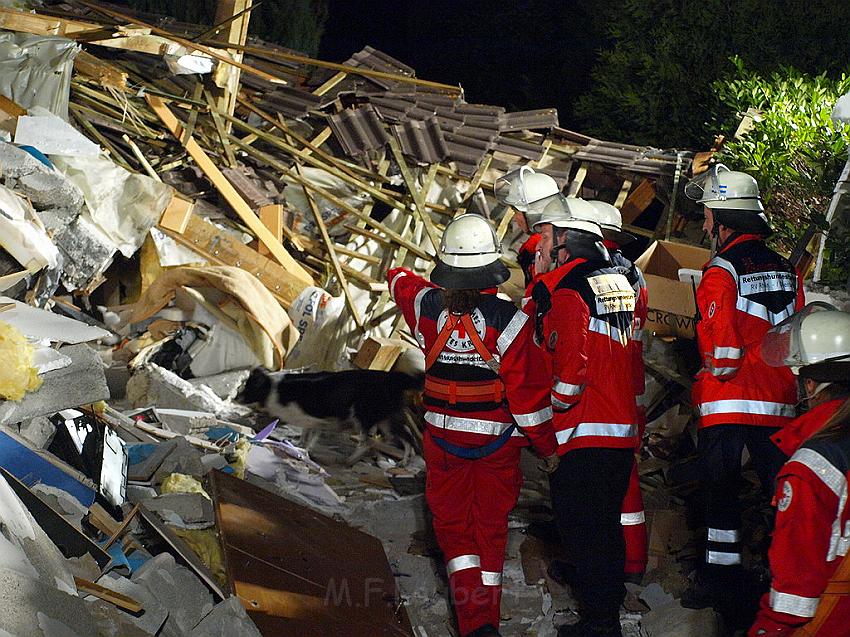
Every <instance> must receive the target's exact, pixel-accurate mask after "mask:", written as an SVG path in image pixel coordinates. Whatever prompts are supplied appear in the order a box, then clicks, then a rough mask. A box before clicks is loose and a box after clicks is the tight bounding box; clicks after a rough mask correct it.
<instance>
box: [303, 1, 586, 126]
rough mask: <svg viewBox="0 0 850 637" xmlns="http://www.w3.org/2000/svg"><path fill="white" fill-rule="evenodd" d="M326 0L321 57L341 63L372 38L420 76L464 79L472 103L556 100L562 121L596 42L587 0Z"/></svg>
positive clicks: (521, 105) (520, 105)
mask: <svg viewBox="0 0 850 637" xmlns="http://www.w3.org/2000/svg"><path fill="white" fill-rule="evenodd" d="M329 4H330V15H329V18H328V21H327V25H326V29H325V34H324V36H323V38H322V44H321V50H320V56H321V57H322V58H324V59H328V60H334V61H342V60H344V59H346V58H347V57H348V56H350V55H351V54H352V53H353V52H355V51H357V50H359V49H361V48H362V47H363V46H365V45H367V44H369V45H371V46H373V47H375V48H377V49H380V50H382V51H384V52H386V53H388V54H389V55H392V56H393V57H395V58H397V59H399V60H401V61H402V62H405V63H406V64H408V65H410V66H412V67H413V68H415V69H416V72H417V76H418V77H421V78H423V79H428V80H434V81H438V82H444V83H447V84H458V83H459V84H461V85H462V86H463V87H464V89H465V91H466V99H467V101H469V102H477V103H490V104H496V105H499V106H505V107H507V108H508V109H509V110H521V109H532V108H547V107H553V106H554V107H556V108H558V111H559V116H560V121H561V125H563V126H567V127H569V126H570V125H571V123H572V108H573V101H574V99H575V97H576V96H578V95H579V94H580V93H581V92H583V91H584V90H585V89H586V88H587V87H588V85H589V79H588V77H587V75H588V72H589V70H590V67H591V66H592V64H593V60H594V57H595V49H597V48H598V47H599V46H600V45H601V40H600V37H601V34H600V33H598V31H599V28H598V27H597V26H596V25H595V24H594V16H593V15H588V14H587V13H586V12H585V11H584V10H583V9H582V5H587V4H590V3H587V2H565V1H562V2H541V1H540V0H516V1H514V2H504V1H493V0H491V1H489V2H485V1H481V0H459V1H456V2H446V1H443V0H434V1H430V2H429V1H428V0H418V1H411V0H396V1H395V2H387V1H385V0H376V1H370V2H351V1H350V0H349V1H346V0H330V3H329ZM553 52H557V54H553Z"/></svg>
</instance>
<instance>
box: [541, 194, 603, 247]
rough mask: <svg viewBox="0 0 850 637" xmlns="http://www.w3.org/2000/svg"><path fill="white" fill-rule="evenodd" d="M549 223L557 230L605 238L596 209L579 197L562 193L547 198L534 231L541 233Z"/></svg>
mask: <svg viewBox="0 0 850 637" xmlns="http://www.w3.org/2000/svg"><path fill="white" fill-rule="evenodd" d="M547 223H551V224H552V225H553V226H555V227H556V228H571V229H573V230H581V231H582V232H589V233H590V234H592V235H595V236H596V237H597V238H599V239H602V238H603V237H602V227H601V226H600V225H599V221H597V215H596V211H595V209H594V208H593V206H592V205H591V203H590V202H589V201H585V200H584V199H580V198H578V197H565V196H564V195H562V194H561V193H558V194H556V195H552V196H551V197H547V199H546V201H545V205H544V206H543V209H542V211H541V213H540V218H539V219H538V220H537V223H536V224H534V230H535V231H538V232H539V228H540V227H541V226H543V225H545V224H547Z"/></svg>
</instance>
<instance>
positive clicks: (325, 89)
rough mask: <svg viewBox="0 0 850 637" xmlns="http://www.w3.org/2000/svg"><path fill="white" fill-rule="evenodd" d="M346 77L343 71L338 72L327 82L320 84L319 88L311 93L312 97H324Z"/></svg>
mask: <svg viewBox="0 0 850 637" xmlns="http://www.w3.org/2000/svg"><path fill="white" fill-rule="evenodd" d="M346 77H348V73H346V72H345V71H339V72H338V73H336V74H335V75H334V76H333V77H331V78H330V79H329V80H326V81H325V83H324V84H322V85H321V86H320V87H319V88H317V89H316V90H315V91H313V95H324V94H325V93H327V92H328V91H330V90H331V89H332V88H333V87H334V86H336V85H337V84H339V83H340V82H342V81H343V80H344V79H345V78H346Z"/></svg>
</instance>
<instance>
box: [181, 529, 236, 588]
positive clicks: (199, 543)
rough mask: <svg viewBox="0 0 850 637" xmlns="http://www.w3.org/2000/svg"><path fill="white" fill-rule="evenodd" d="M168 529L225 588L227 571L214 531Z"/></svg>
mask: <svg viewBox="0 0 850 637" xmlns="http://www.w3.org/2000/svg"><path fill="white" fill-rule="evenodd" d="M170 528H171V530H172V531H174V533H175V534H176V535H178V536H179V537H180V538H182V539H183V541H184V542H186V544H188V545H189V548H191V549H192V551H194V552H195V554H196V555H197V556H198V557H199V558H200V559H201V561H202V562H203V563H204V565H205V566H206V567H207V568H208V569H209V570H210V573H212V574H213V577H214V578H215V579H216V581H217V582H218V583H219V584H220V585H222V586H226V585H227V571H225V569H224V553H223V552H222V550H221V543H220V542H219V541H218V536H217V535H216V533H215V530H213V529H202V530H194V529H180V528H177V527H174V526H172V527H170Z"/></svg>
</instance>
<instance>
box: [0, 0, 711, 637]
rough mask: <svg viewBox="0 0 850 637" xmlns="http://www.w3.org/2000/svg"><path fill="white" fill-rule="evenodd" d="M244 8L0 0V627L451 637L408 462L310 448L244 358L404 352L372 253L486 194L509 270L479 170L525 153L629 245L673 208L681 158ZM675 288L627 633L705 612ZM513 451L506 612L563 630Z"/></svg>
mask: <svg viewBox="0 0 850 637" xmlns="http://www.w3.org/2000/svg"><path fill="white" fill-rule="evenodd" d="M247 19H248V14H247V13H245V12H243V13H242V14H238V13H235V14H233V15H231V16H228V17H227V19H226V20H223V21H222V22H221V23H220V24H219V25H217V29H213V30H210V29H209V27H207V26H199V25H179V24H175V23H173V21H157V20H156V19H155V18H149V17H144V18H143V17H140V16H134V15H129V14H127V13H126V12H125V10H124V9H122V8H120V7H112V6H110V5H107V4H104V3H93V2H88V0H75V1H73V2H67V3H65V2H59V3H50V2H44V3H39V6H37V7H36V8H35V10H34V11H24V10H19V9H8V8H0V28H2V29H4V31H2V32H0V40H2V41H3V42H4V44H5V46H4V47H2V48H0V76H2V82H0V87H2V88H0V92H2V96H0V294H2V295H3V296H2V297H0V351H2V352H3V354H4V368H3V369H2V370H0V397H2V400H1V401H0V467H2V469H0V470H2V473H3V476H2V479H0V498H2V501H3V506H2V507H0V509H2V511H0V515H2V517H3V519H2V525H0V527H2V532H1V533H0V534H1V535H2V540H0V546H2V547H4V549H3V550H2V551H0V558H2V559H0V580H3V581H2V584H0V590H2V591H3V592H2V595H0V597H2V600H3V602H4V603H3V604H2V605H0V607H1V608H0V632H2V633H3V634H12V635H17V636H20V637H24V636H29V635H33V636H38V637H42V636H45V635H52V634H57V635H58V634H61V635H79V636H80V637H88V636H90V635H122V636H124V635H129V636H136V635H138V636H139V637H141V636H144V635H173V636H175V637H176V636H187V637H188V636H192V637H207V636H210V637H212V636H221V637H223V636H225V635H227V636H228V637H229V636H245V637H248V636H250V635H259V634H263V635H280V634H299V635H301V634H303V635H308V634H316V635H319V634H342V632H343V630H344V632H345V634H352V635H370V636H374V635H391V634H392V635H398V634H408V635H410V634H416V635H419V636H423V635H434V636H436V635H444V634H452V631H453V630H454V629H453V627H452V626H450V623H449V619H448V618H449V617H450V616H451V613H450V611H449V609H448V606H447V595H446V583H445V574H444V573H440V572H439V570H440V567H439V566H438V565H439V564H440V563H441V562H440V560H439V559H436V560H435V559H434V558H437V557H439V553H438V549H437V547H436V545H435V543H434V541H433V538H432V537H431V536H430V531H429V528H430V524H429V523H428V520H427V516H426V506H425V503H424V497H423V495H422V493H423V491H424V474H423V464H422V461H421V459H420V458H418V457H417V458H414V459H413V460H412V461H411V462H409V463H407V464H406V465H404V463H403V462H400V461H401V460H402V458H403V456H404V453H403V451H402V450H401V449H400V448H399V447H397V446H395V445H394V444H392V441H389V440H381V439H375V440H372V441H371V442H370V443H369V444H368V445H367V446H366V447H364V446H363V441H362V440H357V439H355V438H356V437H355V436H351V435H349V434H348V433H347V432H346V433H342V434H340V433H339V432H337V433H336V434H335V435H330V434H328V435H324V436H323V437H322V439H321V440H320V442H319V443H318V444H317V445H316V446H315V447H314V448H311V449H310V451H309V452H308V451H307V450H305V449H304V448H302V447H301V446H300V443H299V442H298V436H299V434H301V433H302V432H301V427H300V426H299V422H297V421H296V420H293V422H277V421H273V420H272V419H271V418H268V417H267V416H265V415H264V414H262V413H258V412H256V411H254V410H252V409H251V408H250V407H248V406H245V405H243V404H240V402H239V400H238V394H239V391H240V388H241V387H242V385H243V383H244V382H245V380H246V378H247V377H248V374H249V370H250V369H251V368H254V367H257V366H263V367H266V368H268V369H270V370H282V369H287V370H296V371H297V370H301V371H303V370H305V369H309V370H311V371H317V370H340V369H346V368H351V367H352V366H354V367H359V368H363V369H372V370H379V371H389V370H391V369H393V370H400V371H406V372H408V373H412V374H421V373H422V371H423V365H424V360H423V356H422V354H421V352H420V351H419V350H418V348H417V347H415V345H416V344H415V343H414V342H413V341H412V339H411V338H410V337H409V336H406V335H405V333H404V331H402V330H401V329H400V328H401V326H402V320H401V317H400V315H399V313H398V310H397V309H396V308H395V306H394V305H393V304H392V302H391V301H390V299H389V293H388V290H387V286H386V284H385V282H384V275H385V273H386V271H387V270H388V269H389V268H391V267H396V266H400V265H405V266H407V267H410V268H413V269H414V270H416V271H419V272H427V271H428V269H429V268H430V264H431V263H432V262H433V259H434V254H435V247H436V246H437V245H438V244H439V241H440V236H441V233H442V230H443V228H444V226H445V224H446V223H447V221H448V220H450V219H451V218H452V217H453V216H454V215H456V214H459V213H461V212H463V211H467V210H475V211H477V212H479V213H481V214H484V215H486V216H488V217H489V218H491V219H492V220H493V221H494V223H495V224H496V226H497V228H498V235H499V238H500V239H502V240H503V245H504V247H505V250H506V256H505V262H506V264H507V265H509V266H510V267H511V268H512V273H513V275H512V279H511V281H510V282H509V283H508V284H506V286H505V291H506V292H508V293H511V294H512V295H513V296H515V297H519V296H521V293H522V286H523V284H522V274H521V272H520V271H519V270H518V268H517V266H516V264H515V262H514V261H515V260H514V259H513V258H512V255H511V254H510V251H511V250H512V249H515V247H516V246H515V244H516V243H517V242H518V240H519V239H520V238H521V237H522V232H521V230H520V229H519V228H517V227H515V226H514V225H513V224H512V223H511V221H512V218H511V217H512V214H513V212H512V211H510V210H509V209H505V208H504V207H501V206H498V205H496V202H495V200H494V198H493V197H492V196H491V193H492V190H493V182H494V181H495V180H496V179H497V178H498V177H499V176H501V175H502V174H504V173H505V172H507V171H509V170H511V169H512V168H514V167H516V166H518V165H521V164H527V163H531V164H532V165H533V166H534V167H535V168H540V169H542V170H544V171H546V172H547V173H548V174H550V175H553V176H554V177H555V178H556V179H557V180H558V181H559V185H561V186H563V187H564V188H565V191H566V192H569V193H570V194H573V195H575V194H581V195H584V196H587V197H590V198H595V199H604V200H607V201H611V202H612V203H616V204H617V205H618V207H621V208H622V211H623V218H624V222H625V227H626V228H627V229H629V231H631V232H633V233H635V234H636V235H638V236H639V237H640V238H641V240H640V241H639V242H637V244H636V246H635V249H636V250H637V251H642V250H643V248H645V247H646V246H647V245H650V244H651V243H652V242H653V241H654V240H656V239H660V238H662V237H663V236H667V237H668V238H669V236H670V232H671V231H674V232H678V233H686V232H687V227H686V226H687V218H686V217H685V216H682V214H679V213H678V212H677V213H676V214H674V211H679V208H678V207H677V206H676V199H677V193H678V190H679V188H680V183H679V180H680V177H681V176H682V174H683V173H684V172H685V171H687V170H688V167H689V166H690V164H691V161H692V159H693V157H692V155H691V154H688V153H681V152H679V153H677V152H675V151H671V152H664V151H659V150H656V149H652V148H643V147H637V146H632V145H627V144H618V143H612V142H605V141H601V140H596V139H593V138H590V137H587V136H584V135H581V134H578V133H574V132H572V131H568V130H565V129H562V128H560V127H559V125H558V116H557V112H556V111H555V110H554V109H543V110H539V111H527V112H513V113H512V112H507V111H506V110H505V109H504V108H502V107H497V106H489V105H483V104H475V103H469V102H467V101H466V98H465V95H464V93H463V90H462V89H461V88H460V87H455V86H450V85H445V84H440V83H437V82H432V81H427V80H423V79H420V78H418V77H416V74H415V71H414V69H412V68H410V67H408V66H406V65H405V64H404V63H402V62H400V61H398V60H395V59H393V58H391V57H390V56H388V55H386V54H384V53H382V52H380V51H377V50H375V49H373V48H371V47H366V48H364V49H363V50H362V51H359V52H357V53H355V54H354V55H352V57H351V58H350V59H348V60H346V61H345V62H343V63H342V64H336V63H331V62H325V61H321V60H314V59H310V58H308V57H306V56H303V55H300V54H298V53H296V52H293V51H289V50H286V49H283V48H281V47H279V46H276V45H271V44H268V43H261V42H249V41H248V40H247V39H246V37H245V33H246V32H247ZM212 31H215V33H213V32H212ZM654 245H655V246H656V247H655V253H656V254H659V253H660V252H661V250H662V249H664V246H663V242H660V243H659V244H654ZM658 246H660V247H658ZM682 263H684V262H682ZM682 263H679V265H682ZM664 268H669V259H661V260H660V261H659V267H658V269H657V271H656V272H655V274H656V275H657V276H658V277H661V278H664V277H667V278H676V272H675V271H674V272H673V273H672V274H670V273H669V272H667V271H666V270H664ZM645 269H646V271H647V273H648V274H652V273H653V268H652V267H648V268H645ZM659 298H660V297H659ZM677 298H678V300H677V302H678V303H679V304H678V305H676V304H675V303H674V304H672V305H671V304H670V303H668V301H670V300H671V299H670V298H669V297H664V300H663V303H662V304H660V305H659V306H658V307H657V308H654V311H655V314H654V315H653V317H654V320H655V324H654V325H653V328H654V329H655V331H656V334H658V335H659V336H664V337H665V338H666V340H660V339H659V340H657V342H656V341H653V346H652V347H649V348H647V352H648V354H647V356H648V361H647V362H648V366H649V369H650V375H649V377H648V378H649V382H650V384H651V385H652V386H653V387H654V391H653V392H648V393H647V396H649V398H648V401H649V404H648V405H647V411H648V413H649V414H650V417H651V421H652V422H651V423H650V426H649V428H648V431H647V437H648V441H649V444H648V446H647V451H645V453H644V458H643V459H642V462H641V465H640V471H641V476H642V481H643V483H644V487H645V488H646V489H647V493H648V495H647V505H648V506H647V508H648V518H649V522H650V527H651V535H650V537H651V549H650V550H651V555H652V557H651V561H652V564H651V569H650V571H649V573H648V577H647V579H646V580H645V583H646V584H649V586H647V587H646V588H643V587H637V586H636V587H634V588H633V590H632V593H633V595H632V596H631V597H630V600H631V602H632V603H633V608H632V609H631V611H630V612H631V613H632V615H629V616H628V617H625V618H624V626H625V625H627V624H628V623H629V622H630V621H631V622H632V628H633V629H634V630H633V634H634V635H638V634H640V633H639V631H640V630H641V628H640V625H641V623H643V625H644V630H645V631H646V632H648V634H652V635H657V636H661V635H668V634H670V635H672V634H681V635H685V634H689V635H710V634H713V633H714V631H716V626H715V625H714V623H712V622H714V621H715V620H714V617H713V614H711V613H710V612H708V613H705V612H696V611H686V610H684V609H681V607H680V606H679V605H678V602H676V601H675V599H674V598H673V597H672V596H671V595H673V596H678V594H679V593H680V592H681V591H682V590H683V588H684V583H683V582H684V576H685V575H686V574H687V571H688V569H687V566H684V565H683V563H684V564H686V563H687V559H688V557H689V555H693V554H694V553H695V551H696V549H695V548H694V547H693V546H692V545H691V544H690V537H689V536H688V534H687V525H686V524H685V522H684V521H683V517H684V513H683V509H682V505H681V499H680V495H681V494H680V492H679V489H680V488H681V487H680V486H673V485H674V482H675V481H674V480H671V478H670V471H671V465H673V464H675V463H676V461H677V460H678V459H680V458H683V457H686V456H687V455H688V453H690V452H691V451H692V444H691V447H688V443H687V440H688V439H689V434H688V428H689V427H692V423H689V413H687V412H686V409H685V408H684V407H680V403H681V402H682V399H683V396H684V390H685V389H686V388H687V382H688V381H686V380H685V379H687V378H688V377H689V372H688V370H687V369H681V368H680V369H676V368H677V366H679V367H680V365H679V362H678V361H679V359H680V358H681V357H679V356H678V354H676V353H675V352H674V353H671V351H670V348H671V347H674V346H675V342H676V341H675V340H674V337H685V338H686V337H687V336H688V330H689V329H690V330H691V334H692V326H690V327H689V326H687V325H683V324H682V321H681V320H680V319H682V317H688V316H692V315H693V313H692V312H690V310H689V308H688V307H687V299H686V298H685V299H684V300H683V299H682V297H677ZM683 304H684V305H683ZM689 312H690V314H689ZM653 317H651V320H653ZM676 317H679V319H677V318H676ZM670 341H673V343H672V344H671V342H670ZM653 357H655V358H653ZM409 402H410V405H409V409H408V412H409V413H408V414H406V419H407V421H408V428H409V430H410V434H411V436H412V437H413V438H414V439H416V438H417V437H421V434H420V427H419V425H418V415H419V413H420V410H419V407H418V405H417V404H416V399H415V397H413V396H411V397H410V401H409ZM352 450H354V453H353V451H352ZM345 458H351V459H356V462H354V463H345V462H344V461H343V460H344V459H345ZM526 460H528V459H526ZM402 465H404V466H402ZM525 469H526V471H525V473H526V475H527V482H526V487H525V488H524V491H523V496H522V500H521V506H520V507H519V508H518V509H517V511H515V512H514V514H512V523H511V533H510V539H509V546H508V561H507V562H506V567H505V568H506V570H505V581H506V590H505V598H504V602H503V608H504V609H505V610H504V612H505V617H504V620H505V623H504V625H505V627H506V628H505V630H506V631H507V632H506V634H529V635H539V636H544V635H553V634H554V630H555V629H554V628H553V626H552V620H553V618H554V617H555V616H556V615H558V616H559V617H558V618H557V621H562V620H563V618H564V617H565V616H567V615H569V609H570V608H573V607H574V602H572V600H571V599H570V597H569V592H568V589H566V588H564V587H559V585H558V584H557V582H555V581H554V580H552V579H551V577H549V576H548V574H547V573H546V567H545V563H546V561H545V560H546V558H547V557H548V556H549V552H550V551H551V550H552V546H551V542H549V541H548V540H547V539H546V534H545V532H541V533H537V532H535V529H537V528H538V527H539V526H541V525H543V526H545V524H546V523H547V522H549V521H550V520H551V518H550V516H547V512H546V510H545V502H546V500H547V494H548V486H547V482H546V480H545V477H544V476H543V475H542V474H539V472H537V470H536V469H535V468H534V467H533V466H531V464H529V466H528V467H526V468H525ZM685 482H686V481H685ZM369 534H371V535H369ZM372 536H377V537H380V541H378V540H376V539H375V537H372ZM364 582H365V584H364ZM364 586H365V589H364V588H363V587H364ZM358 587H359V588H358ZM647 611H650V612H648V613H647V614H645V615H643V619H642V620H641V615H640V613H646V612H647ZM630 617H631V619H629V618H630ZM674 617H676V618H678V619H671V618H674ZM683 625H688V626H692V628H691V629H689V630H690V632H673V630H681V626H683ZM671 626H673V627H674V628H671ZM676 626H678V628H675V627H676ZM649 627H651V628H649ZM510 631H513V632H510Z"/></svg>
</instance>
